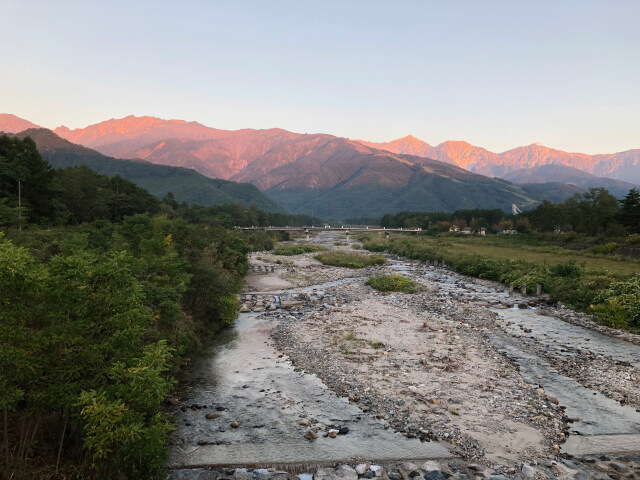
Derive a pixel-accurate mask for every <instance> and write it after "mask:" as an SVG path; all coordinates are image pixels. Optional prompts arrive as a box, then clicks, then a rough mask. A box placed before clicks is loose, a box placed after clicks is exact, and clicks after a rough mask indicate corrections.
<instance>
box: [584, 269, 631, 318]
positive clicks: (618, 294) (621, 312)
mask: <svg viewBox="0 0 640 480" xmlns="http://www.w3.org/2000/svg"><path fill="white" fill-rule="evenodd" d="M595 303H596V304H597V305H595V306H594V307H593V308H594V310H595V312H596V314H598V316H599V317H600V318H601V319H602V320H603V321H604V322H607V323H614V324H615V325H613V326H622V327H633V328H640V276H639V275H636V276H635V277H632V278H630V279H627V280H619V281H615V282H612V283H610V284H609V286H608V287H607V288H604V289H602V290H601V291H600V292H599V294H598V295H597V296H596V298H595Z"/></svg>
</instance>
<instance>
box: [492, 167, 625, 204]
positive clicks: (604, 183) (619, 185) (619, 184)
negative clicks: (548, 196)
mask: <svg viewBox="0 0 640 480" xmlns="http://www.w3.org/2000/svg"><path fill="white" fill-rule="evenodd" d="M504 178H505V179H507V180H510V181H512V182H514V183H521V184H523V183H548V182H559V183H565V184H569V185H575V186H577V187H580V188H582V189H585V190H586V189H589V188H595V187H604V188H606V189H607V190H609V192H611V194H612V195H615V196H616V197H623V196H624V195H625V194H626V193H627V192H629V190H631V189H632V188H634V187H637V185H634V184H632V183H629V182H623V181H622V180H614V179H612V178H606V177H597V176H595V175H591V174H590V173H587V172H583V171H582V170H578V169H577V168H574V167H569V166H567V165H558V164H546V165H541V166H539V167H533V168H523V169H520V170H512V171H510V172H508V173H507V174H505V175H504Z"/></svg>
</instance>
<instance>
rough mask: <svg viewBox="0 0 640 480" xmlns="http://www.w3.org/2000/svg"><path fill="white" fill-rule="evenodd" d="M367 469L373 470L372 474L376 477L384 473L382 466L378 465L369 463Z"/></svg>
mask: <svg viewBox="0 0 640 480" xmlns="http://www.w3.org/2000/svg"><path fill="white" fill-rule="evenodd" d="M369 469H370V470H371V471H372V472H373V474H374V475H375V476H376V477H381V476H382V474H383V473H384V468H382V467H381V466H380V465H371V466H370V467H369Z"/></svg>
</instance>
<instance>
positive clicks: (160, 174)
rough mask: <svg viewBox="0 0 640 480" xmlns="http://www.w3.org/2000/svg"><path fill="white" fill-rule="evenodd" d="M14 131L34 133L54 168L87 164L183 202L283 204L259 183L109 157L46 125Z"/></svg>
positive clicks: (267, 206) (274, 207) (264, 206)
mask: <svg viewBox="0 0 640 480" xmlns="http://www.w3.org/2000/svg"><path fill="white" fill-rule="evenodd" d="M13 135H15V136H17V137H18V138H25V137H27V136H28V137H31V138H32V139H33V141H34V142H35V143H36V147H37V148H38V151H39V152H40V154H41V155H42V157H43V158H44V159H45V160H46V161H47V162H49V164H51V166H52V167H54V168H67V167H73V166H79V165H81V164H86V165H87V166H88V167H89V168H91V169H93V170H95V171H96V172H98V173H102V174H104V175H108V176H114V175H120V176H122V177H123V178H126V179H128V180H130V181H132V182H134V183H136V184H137V185H139V186H140V187H142V188H145V189H146V190H148V191H149V193H151V194H153V195H155V196H156V197H159V198H162V197H163V196H164V195H166V194H167V193H168V192H172V193H173V194H174V196H175V198H176V200H178V201H180V202H182V201H186V202H187V203H198V204H200V205H204V206H208V205H217V204H222V203H238V202H240V203H245V204H247V205H248V204H251V203H255V204H256V205H258V207H260V208H262V209H264V210H268V211H282V207H281V206H280V205H278V204H277V203H276V202H275V201H273V200H272V199H271V198H269V197H268V196H266V195H265V194H263V193H262V192H260V190H258V188H257V187H256V186H255V185H251V184H241V183H238V182H232V181H228V180H222V179H213V178H208V177H206V176H204V175H201V174H200V173H198V172H196V171H194V170H190V169H186V168H180V167H172V166H166V165H154V164H151V163H149V162H145V161H143V160H123V159H116V158H112V157H108V156H106V155H103V154H101V153H99V152H97V151H95V150H92V149H90V148H88V147H84V146H82V145H76V144H74V143H71V142H69V141H68V140H65V139H63V138H61V137H59V136H58V135H56V134H55V133H54V132H53V131H51V130H48V129H46V128H37V129H34V128H32V129H28V130H24V131H22V132H19V133H16V134H13Z"/></svg>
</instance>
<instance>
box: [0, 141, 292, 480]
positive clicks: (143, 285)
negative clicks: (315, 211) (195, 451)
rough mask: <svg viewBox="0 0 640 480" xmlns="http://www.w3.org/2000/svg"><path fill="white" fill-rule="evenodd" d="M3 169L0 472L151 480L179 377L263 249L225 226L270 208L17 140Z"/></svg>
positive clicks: (231, 305)
mask: <svg viewBox="0 0 640 480" xmlns="http://www.w3.org/2000/svg"><path fill="white" fill-rule="evenodd" d="M0 164H1V165H2V166H3V167H4V169H3V171H2V172H1V173H0V227H1V230H0V415H1V416H2V428H1V429H0V439H1V443H0V478H3V479H4V478H7V479H8V478H13V479H16V480H18V479H45V478H47V479H50V478H92V479H106V478H108V479H124V478H137V479H146V478H162V477H163V476H164V467H165V460H166V458H167V454H168V448H167V446H166V439H167V436H168V433H169V432H170V431H171V430H172V429H173V425H172V423H171V422H170V420H169V417H168V416H166V415H165V414H164V405H163V402H164V400H165V399H166V398H168V397H170V396H171V392H172V390H173V389H174V388H175V386H176V381H175V378H174V377H175V373H176V372H177V369H178V368H179V367H180V366H181V365H182V364H183V363H184V362H185V355H186V354H187V353H188V352H189V351H192V350H193V349H194V348H195V347H196V346H197V345H198V343H199V339H200V338H202V337H204V336H206V335H213V334H215V332H217V331H218V330H220V329H221V328H224V327H225V326H227V325H230V324H232V323H233V320H234V319H235V317H236V308H237V305H238V303H237V294H238V292H239V290H240V287H241V285H242V281H243V276H244V274H245V273H246V271H247V268H248V253H249V252H250V251H251V250H253V249H259V250H264V249H270V248H273V241H272V239H271V238H270V237H269V236H268V235H267V234H266V233H265V232H261V231H255V232H250V233H248V234H244V233H242V232H240V231H237V230H230V229H228V228H225V227H229V226H233V225H238V224H243V223H244V222H251V221H253V220H254V218H253V217H263V218H264V219H265V220H264V221H269V220H270V219H269V216H268V215H267V214H266V213H265V212H260V211H259V210H257V209H255V208H254V207H246V206H240V205H235V206H234V205H229V206H220V207H209V208H203V207H198V206H190V205H186V204H182V205H178V204H177V202H175V200H174V199H173V198H172V195H170V194H168V195H167V196H166V197H165V199H163V200H162V201H161V200H158V199H157V198H155V197H153V196H151V195H150V194H149V193H148V192H146V191H145V190H143V189H141V188H139V187H137V186H136V185H134V184H132V183H131V182H128V181H126V180H123V179H121V178H119V177H114V178H109V177H106V176H104V175H99V174H97V173H96V172H94V171H92V170H90V169H89V168H87V167H85V166H82V167H76V168H70V169H66V170H54V169H52V168H51V167H50V166H49V165H48V164H47V163H46V162H44V161H43V160H42V158H41V157H40V154H39V153H38V151H37V150H36V148H35V144H34V143H33V142H32V141H31V140H30V139H28V138H27V139H25V140H17V139H8V138H7V137H0ZM18 192H20V193H19V194H20V195H21V197H17V195H16V194H18ZM263 213H264V215H263ZM283 215H284V214H280V216H283ZM291 220H296V219H295V218H292V219H291ZM292 223H293V222H292Z"/></svg>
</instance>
